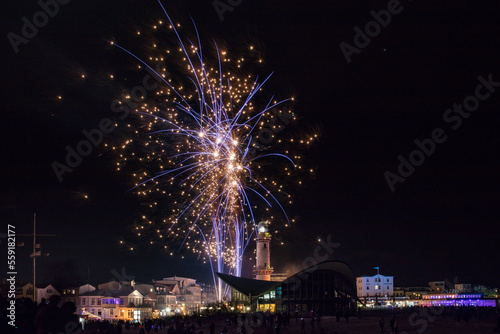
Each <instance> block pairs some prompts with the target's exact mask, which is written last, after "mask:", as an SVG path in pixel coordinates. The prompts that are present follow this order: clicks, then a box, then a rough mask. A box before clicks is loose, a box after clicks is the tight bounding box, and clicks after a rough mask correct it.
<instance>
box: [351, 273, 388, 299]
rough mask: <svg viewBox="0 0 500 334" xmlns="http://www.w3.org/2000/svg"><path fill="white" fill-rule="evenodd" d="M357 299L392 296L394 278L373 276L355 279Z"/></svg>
mask: <svg viewBox="0 0 500 334" xmlns="http://www.w3.org/2000/svg"><path fill="white" fill-rule="evenodd" d="M356 291H357V296H358V297H359V298H366V297H392V296H394V276H385V275H380V274H377V275H374V276H360V277H356Z"/></svg>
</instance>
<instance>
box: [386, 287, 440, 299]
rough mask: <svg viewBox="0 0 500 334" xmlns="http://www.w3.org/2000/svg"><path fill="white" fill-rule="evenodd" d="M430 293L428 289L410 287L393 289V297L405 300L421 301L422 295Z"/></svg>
mask: <svg viewBox="0 0 500 334" xmlns="http://www.w3.org/2000/svg"><path fill="white" fill-rule="evenodd" d="M430 292H431V289H430V288H429V287H426V286H423V287H420V286H411V287H395V288H394V297H404V298H407V299H422V296H423V295H426V294H428V293H430Z"/></svg>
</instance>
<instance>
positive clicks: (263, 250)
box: [254, 221, 274, 281]
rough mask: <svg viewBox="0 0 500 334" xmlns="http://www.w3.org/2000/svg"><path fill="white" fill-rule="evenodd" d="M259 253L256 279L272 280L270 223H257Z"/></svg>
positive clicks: (255, 272) (255, 271) (256, 264)
mask: <svg viewBox="0 0 500 334" xmlns="http://www.w3.org/2000/svg"><path fill="white" fill-rule="evenodd" d="M257 230H258V233H257V255H256V263H255V270H254V274H255V279H258V280H264V281H270V280H271V274H272V273H273V271H274V270H273V268H272V267H271V249H270V248H269V245H270V243H271V234H270V233H269V229H268V223H267V222H264V221H262V222H260V223H259V224H258V225H257Z"/></svg>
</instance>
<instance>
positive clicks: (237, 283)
mask: <svg viewBox="0 0 500 334" xmlns="http://www.w3.org/2000/svg"><path fill="white" fill-rule="evenodd" d="M317 270H332V271H335V272H337V273H339V274H341V275H342V276H344V277H345V278H346V279H347V280H348V281H350V282H352V284H353V286H354V288H355V282H356V278H355V276H354V273H353V271H352V269H351V267H349V265H348V264H347V263H345V262H343V261H335V260H333V261H325V262H321V263H318V264H317V265H314V266H312V267H310V268H306V269H304V270H302V271H299V272H298V273H296V274H294V275H293V276H290V277H288V278H287V279H286V280H285V281H284V282H287V281H288V280H293V279H295V277H299V278H302V277H307V275H308V274H309V273H310V272H313V271H317ZM217 276H219V277H220V278H221V279H222V280H223V281H224V282H225V283H227V284H229V285H230V286H231V287H233V288H234V289H236V290H238V291H239V292H241V293H242V294H244V295H246V296H249V295H250V294H252V296H253V297H257V296H260V295H261V294H263V293H264V292H267V291H269V290H270V289H272V288H274V287H276V286H279V285H281V284H282V283H283V282H276V281H261V280H255V279H250V278H243V277H236V276H231V275H226V274H221V273H217Z"/></svg>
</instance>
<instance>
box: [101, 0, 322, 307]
mask: <svg viewBox="0 0 500 334" xmlns="http://www.w3.org/2000/svg"><path fill="white" fill-rule="evenodd" d="M158 2H159V1H158ZM159 4H160V6H161V7H162V9H163V11H164V13H165V16H166V17H167V19H168V22H169V28H170V29H171V30H172V31H173V33H174V34H175V36H176V40H177V45H176V46H175V47H173V48H170V49H167V50H162V51H161V53H159V54H158V56H155V57H150V58H149V59H148V61H149V63H148V62H146V61H144V60H142V59H141V58H140V57H138V56H136V55H135V54H133V53H132V52H130V51H128V50H127V49H125V48H123V47H122V46H120V45H118V44H116V43H114V42H111V43H112V44H113V45H114V46H116V47H118V48H120V49H121V50H123V51H125V52H126V53H128V54H129V55H131V56H132V57H134V58H135V59H136V60H137V61H139V62H140V63H141V64H142V65H141V66H145V67H146V68H147V69H148V70H149V71H152V72H154V73H155V75H157V76H158V77H159V78H161V80H162V81H163V85H162V87H161V88H159V89H158V90H157V91H156V94H155V97H154V100H153V101H151V102H149V101H144V102H143V103H141V105H140V106H139V107H138V108H137V110H136V113H137V115H138V116H139V119H140V120H141V121H142V124H143V125H142V126H141V127H139V128H141V130H145V131H147V133H148V134H147V139H146V140H145V141H142V142H141V141H140V140H139V141H138V142H139V143H140V144H139V145H140V146H142V149H143V150H139V151H138V150H136V146H137V141H136V140H134V139H127V140H126V141H125V143H124V144H123V145H122V146H121V148H120V149H121V154H120V157H121V159H122V162H120V163H118V169H121V168H122V167H123V165H124V164H125V163H126V162H129V161H130V160H135V161H137V162H138V164H139V165H140V166H141V167H144V166H147V168H142V171H141V172H138V173H137V172H136V173H133V176H134V178H135V180H136V182H135V187H134V189H135V190H136V191H137V192H138V193H139V194H140V195H142V196H151V194H152V193H153V192H156V193H158V194H160V195H161V196H166V195H167V192H169V193H168V196H169V197H170V198H171V201H170V202H169V203H168V205H169V206H170V207H171V212H170V214H168V216H169V218H167V219H163V220H162V222H161V223H162V225H163V226H165V228H164V231H161V230H160V229H158V230H157V233H158V234H159V236H160V238H163V235H167V236H170V237H173V238H175V239H179V240H182V242H181V247H186V248H187V249H189V250H192V251H193V252H194V253H195V254H198V255H199V256H201V257H202V258H204V259H206V260H208V262H209V263H210V265H211V269H212V276H213V279H214V283H215V286H216V291H217V295H218V298H219V301H220V300H222V297H223V296H225V295H226V294H227V292H228V287H227V286H223V285H222V282H221V281H220V279H218V278H216V276H215V273H216V272H221V273H227V274H231V275H236V276H240V275H241V268H242V260H243V254H244V252H245V249H246V248H247V247H248V245H249V243H250V242H251V240H252V237H253V236H254V231H255V230H256V228H255V224H256V219H255V215H254V210H255V209H256V208H257V207H258V206H257V204H259V205H262V204H263V205H264V206H266V207H267V208H268V209H269V208H271V207H273V208H274V207H277V208H279V211H281V213H282V214H283V216H284V217H285V220H286V222H287V225H288V224H289V219H288V217H287V216H286V213H285V210H284V209H283V207H282V205H281V204H280V202H279V201H278V199H277V198H276V196H275V194H276V193H279V194H280V196H283V195H284V196H285V197H287V198H288V201H290V195H288V194H286V193H285V192H284V191H283V190H282V186H280V185H278V184H277V183H276V182H275V181H273V180H272V179H270V177H269V176H267V175H264V176H261V173H259V172H260V168H261V164H262V161H267V163H271V162H273V161H275V162H276V160H275V159H281V160H283V161H284V162H286V163H287V166H285V167H283V168H284V171H285V172H286V173H287V174H288V175H290V172H291V171H292V170H293V169H294V168H296V167H297V166H296V165H295V163H294V162H293V161H292V159H290V158H289V157H288V156H287V155H285V154H281V153H263V151H264V150H263V149H262V145H261V144H259V143H258V142H257V141H256V135H258V134H259V133H261V132H262V129H263V127H265V126H269V125H268V124H267V123H268V122H269V118H271V119H273V118H274V119H278V118H281V119H283V118H284V117H292V118H294V117H295V116H294V115H293V113H292V112H290V111H289V110H288V111H287V110H279V108H280V107H281V104H282V103H283V102H285V101H274V100H273V98H272V97H271V98H270V99H269V101H267V102H265V103H264V105H263V107H262V108H260V109H258V108H256V107H255V104H254V100H255V97H256V94H257V93H258V92H259V91H261V90H262V87H263V85H264V83H265V82H266V81H267V80H268V79H269V77H270V76H268V77H267V78H265V79H264V80H262V82H260V83H259V81H258V77H256V78H255V79H252V76H251V75H246V76H242V75H238V74H236V73H232V72H231V71H228V70H227V68H226V67H227V66H226V64H228V63H231V59H230V57H229V55H228V54H227V52H226V51H221V50H219V49H218V47H217V44H215V43H214V47H215V52H216V54H217V56H216V57H215V59H216V60H215V62H214V63H213V64H212V66H210V65H209V63H208V61H209V59H205V58H204V55H203V52H202V47H201V42H200V37H199V35H198V31H197V30H196V26H195V31H196V41H197V43H195V42H192V41H191V40H183V38H181V36H180V34H179V32H178V30H177V28H176V25H175V24H174V23H173V21H172V20H171V19H170V17H169V16H168V14H167V12H166V10H165V8H164V7H163V5H162V4H161V2H159ZM163 24H164V22H162V21H159V22H158V25H155V26H154V27H153V28H154V29H158V28H162V27H163ZM193 25H194V23H193ZM177 27H179V25H177ZM138 34H139V33H138ZM153 47H154V48H155V49H157V48H158V45H157V44H156V43H155V44H154V46H153ZM250 48H251V49H253V47H250ZM158 52H160V51H158ZM172 53H177V54H179V55H182V58H183V61H182V63H183V64H184V66H185V71H186V72H187V73H184V74H183V75H181V74H180V73H181V72H182V71H177V72H178V73H179V76H183V77H184V78H186V77H187V78H188V79H189V82H190V84H188V85H186V86H185V85H182V84H178V83H176V81H174V80H173V78H172V77H171V75H170V73H169V72H170V71H169V72H167V70H166V67H162V65H164V64H163V62H164V61H165V57H167V56H168V55H169V54H172ZM244 61H245V59H243V58H241V59H238V60H237V61H236V64H237V68H240V67H241V65H242V64H243V62H244ZM259 61H261V60H259ZM173 72H176V71H175V70H174V71H173ZM189 87H192V88H193V90H194V92H193V91H190V90H189ZM271 111H273V113H274V115H270V113H271ZM266 117H267V118H266ZM273 124H274V125H273V126H275V127H278V126H279V125H277V123H275V122H273ZM135 134H136V135H138V134H139V130H135ZM312 139H313V138H309V139H307V143H310V141H311V140H312ZM292 141H293V140H292ZM144 149H146V150H144ZM142 151H145V152H147V153H146V154H145V156H141V153H140V152H142ZM285 153H287V152H285ZM295 158H297V157H295ZM279 163H280V164H282V162H281V161H280V162H279ZM283 166H284V165H283ZM144 169H146V171H144ZM150 170H154V172H153V173H152V172H150ZM172 189H173V190H172ZM290 203H291V202H290ZM150 206H151V207H153V206H155V207H158V202H154V203H153V204H151V205H150ZM143 219H144V221H147V223H146V224H152V221H151V220H148V219H147V218H146V216H143ZM143 229H144V225H141V224H139V225H138V226H136V230H137V234H138V235H139V236H140V235H141V233H143V232H142V230H143ZM166 247H167V246H165V248H166Z"/></svg>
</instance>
